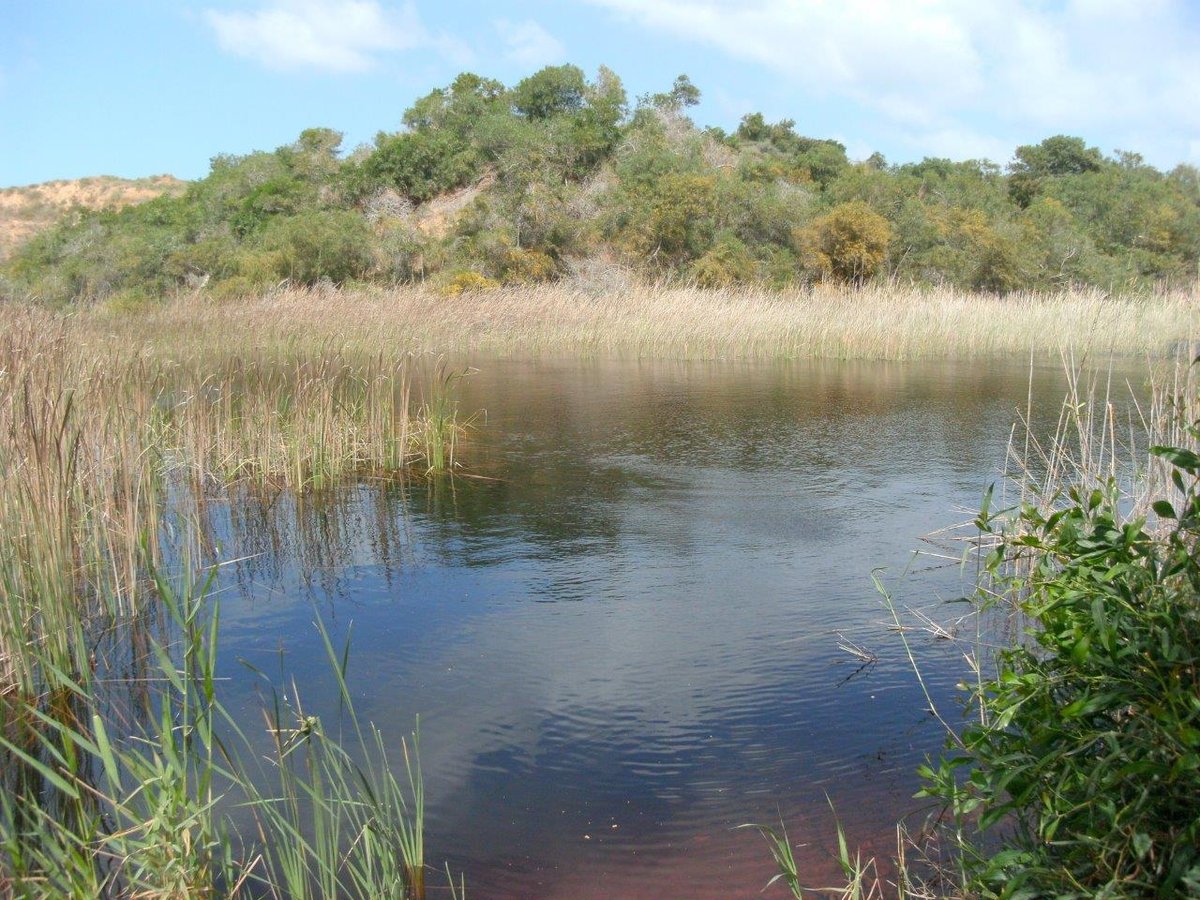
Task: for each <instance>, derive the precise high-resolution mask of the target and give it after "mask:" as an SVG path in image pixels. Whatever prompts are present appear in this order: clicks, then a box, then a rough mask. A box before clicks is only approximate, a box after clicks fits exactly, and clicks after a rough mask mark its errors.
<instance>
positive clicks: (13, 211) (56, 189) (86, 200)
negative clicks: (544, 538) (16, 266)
mask: <svg viewBox="0 0 1200 900" xmlns="http://www.w3.org/2000/svg"><path fill="white" fill-rule="evenodd" d="M186 187H187V182H184V181H180V180H179V179H178V178H174V177H172V176H170V175H154V176H151V177H149V178H136V179H127V178H115V177H113V176H110V175H99V176H95V177H91V178H77V179H73V180H62V181H47V182H44V183H42V184H31V185H26V186H24V187H8V188H0V260H4V259H7V258H8V257H9V256H10V255H11V254H12V252H13V251H14V250H15V249H16V248H17V247H18V246H20V245H21V244H22V243H23V242H25V241H26V240H28V239H29V238H30V237H32V236H33V235H35V234H37V233H38V232H39V231H44V230H45V229H46V228H49V227H50V226H51V225H53V224H54V223H55V222H57V221H58V220H59V219H61V218H62V217H63V215H64V214H65V213H66V212H67V211H68V210H70V209H73V208H75V207H80V208H83V209H89V210H96V209H104V208H106V207H114V208H119V207H124V206H130V205H132V204H135V203H143V202H145V201H146V200H152V199H154V198H155V197H158V196H161V195H163V194H168V195H170V196H173V197H177V196H179V195H180V194H182V193H183V191H184V188H186Z"/></svg>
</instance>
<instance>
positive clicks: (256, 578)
mask: <svg viewBox="0 0 1200 900" xmlns="http://www.w3.org/2000/svg"><path fill="white" fill-rule="evenodd" d="M477 365H478V367H479V371H478V373H476V374H475V375H473V376H472V377H471V378H470V379H468V380H467V381H466V382H465V383H464V385H463V387H462V409H463V411H464V412H470V411H473V410H480V411H481V412H480V414H479V416H478V418H477V419H476V422H475V427H474V429H473V430H472V432H471V433H470V435H469V439H468V441H467V443H466V446H465V448H464V450H463V456H464V457H465V459H466V460H467V470H466V477H463V476H460V477H457V478H455V479H453V480H452V481H451V480H445V479H443V480H440V481H437V482H434V483H430V484H425V483H415V484H410V485H407V486H398V485H395V484H380V483H363V484H357V485H352V486H347V487H345V488H343V489H341V490H338V491H336V492H330V493H326V494H322V495H318V496H309V497H300V498H297V497H295V496H291V495H287V494H282V495H278V496H273V497H268V498H256V497H253V496H251V495H249V494H247V495H244V496H239V497H237V498H235V499H234V500H232V501H222V502H217V501H213V502H212V503H210V504H209V506H208V508H207V509H206V513H207V520H208V522H209V523H210V529H211V532H210V535H209V538H210V540H211V541H212V542H213V543H214V544H216V545H218V546H220V547H221V553H222V555H223V556H225V557H226V558H231V559H232V558H236V557H242V556H246V555H249V554H254V556H253V557H252V558H250V559H245V560H242V561H241V562H239V563H236V564H234V565H231V566H228V567H226V568H225V569H224V570H223V572H222V576H221V586H222V590H223V635H222V645H221V646H222V653H223V669H224V671H225V674H227V675H229V676H230V677H231V678H232V681H231V682H230V684H229V685H228V696H229V697H230V698H231V703H232V704H233V705H234V706H238V705H239V704H244V705H245V708H246V709H250V708H252V707H253V705H254V702H255V701H254V699H253V690H254V688H253V685H254V684H255V679H253V678H250V677H248V676H247V675H246V670H245V669H244V668H243V667H241V666H240V665H239V664H238V662H237V660H239V659H241V660H245V661H247V662H249V663H251V664H252V665H254V666H256V667H258V668H260V669H262V670H264V671H266V672H268V673H271V672H274V673H280V672H282V673H286V675H287V676H288V677H289V678H290V677H294V678H295V679H296V684H297V687H298V690H299V692H300V694H301V696H302V698H303V699H304V702H305V704H306V706H308V707H309V708H310V709H311V710H316V711H322V712H326V713H331V712H332V711H333V708H334V703H335V698H336V691H335V688H334V685H333V684H332V683H331V679H330V677H329V674H328V668H327V666H326V663H325V661H324V656H323V651H322V649H321V644H320V639H319V637H318V635H317V633H316V631H315V630H314V628H313V626H312V622H313V619H314V618H315V617H317V616H320V617H321V618H322V619H323V621H324V622H325V623H326V625H327V626H328V627H329V629H330V630H331V632H332V633H333V635H334V639H335V641H341V640H343V639H345V637H346V636H347V635H350V640H351V646H352V657H351V659H352V661H351V665H350V672H349V674H350V683H351V688H352V690H353V692H354V695H355V703H356V707H357V709H358V710H359V713H360V715H361V716H362V717H363V718H366V719H371V720H373V721H375V722H376V723H377V724H379V725H380V726H381V727H382V728H383V730H384V731H385V733H386V734H388V735H389V736H392V737H394V739H395V740H396V741H397V742H398V740H399V738H400V737H401V736H402V735H405V734H407V733H408V732H409V731H410V730H411V729H412V726H413V723H414V720H415V718H416V716H417V715H418V714H419V715H420V722H421V726H420V730H421V755H422V762H423V765H424V772H425V781H426V790H427V795H428V798H429V800H428V818H427V837H426V846H427V848H428V850H427V852H428V858H429V860H430V861H431V863H433V864H434V865H440V863H441V861H442V860H448V861H449V863H450V865H451V868H452V869H454V870H456V871H461V872H463V873H465V876H466V879H467V887H468V892H469V895H470V896H472V897H476V898H582V900H586V898H601V897H604V898H612V897H621V898H663V897H688V898H705V897H711V898H730V897H757V896H761V894H760V891H761V889H762V887H763V885H764V884H765V883H766V882H767V881H768V879H769V878H770V877H771V875H772V874H773V871H772V868H771V862H770V858H769V855H768V853H767V850H766V846H765V844H764V843H763V842H762V839H761V838H760V837H759V836H758V835H757V834H755V833H754V832H753V831H752V830H746V829H737V828H736V826H738V825H740V824H743V823H747V822H760V823H768V824H777V823H778V822H779V820H780V818H781V817H782V818H783V820H784V821H785V822H786V824H787V827H788V830H789V833H790V835H791V837H792V839H793V841H794V842H802V843H805V844H807V846H806V847H804V848H802V849H800V850H798V851H797V855H798V857H799V859H800V860H801V863H802V865H803V867H804V869H805V871H806V873H808V875H809V876H810V883H814V884H818V885H821V884H828V883H830V882H831V881H832V880H834V879H835V874H836V865H835V864H834V863H833V861H832V857H831V853H832V851H833V848H834V847H835V846H836V844H835V825H834V818H833V813H832V812H831V810H830V804H832V806H833V807H834V808H836V811H837V816H838V818H839V819H840V821H841V823H842V824H843V826H844V827H845V829H846V832H847V835H848V838H849V840H850V841H851V843H852V844H858V845H861V846H862V847H863V848H864V851H865V852H866V853H868V854H871V853H879V854H881V855H883V856H887V855H888V853H889V852H890V851H891V850H893V849H894V839H895V837H894V826H895V823H896V821H897V820H898V819H900V818H901V817H904V816H910V817H911V821H914V822H917V823H919V821H920V819H921V815H922V813H921V809H922V808H921V801H917V800H913V799H912V794H913V793H914V791H915V790H916V788H917V786H918V785H917V781H916V778H915V776H914V774H913V772H914V769H915V767H916V765H917V764H919V763H920V762H921V761H922V760H923V758H924V756H925V754H927V753H931V752H935V751H936V750H937V749H938V748H939V746H940V743H941V737H942V735H941V732H940V731H939V726H938V725H937V723H936V722H935V721H934V720H933V719H932V717H931V716H930V715H929V714H928V713H927V712H926V711H925V706H926V703H925V700H924V698H923V695H922V693H921V690H920V686H919V685H918V683H917V681H916V679H915V677H914V675H913V673H912V671H911V668H910V666H909V664H908V661H907V659H906V657H905V655H904V652H903V647H902V646H901V644H900V641H899V640H898V639H897V637H896V636H895V635H894V634H893V633H891V632H890V631H889V630H888V629H887V627H886V625H887V622H888V620H889V616H888V613H887V612H886V611H885V609H884V608H883V606H882V605H881V599H880V594H879V592H878V591H877V589H876V587H875V586H874V584H873V581H872V572H873V571H874V570H876V569H879V570H880V572H879V573H878V577H879V578H880V579H881V580H882V581H883V583H884V584H885V585H886V586H887V587H888V589H889V590H890V591H891V592H893V593H894V595H895V597H896V600H897V602H898V603H899V604H902V605H903V604H907V605H911V606H915V607H920V608H922V609H926V610H928V611H929V612H930V613H931V614H933V615H934V616H935V617H936V618H939V619H947V618H949V617H950V615H951V610H952V607H948V606H947V605H946V601H949V600H953V599H954V598H956V597H959V596H961V595H962V594H963V593H964V592H967V591H969V590H970V576H971V572H970V571H967V572H965V573H964V572H963V571H962V570H961V569H960V567H958V566H956V565H954V564H952V563H950V564H946V563H945V562H944V561H941V560H937V559H933V558H930V557H914V555H913V554H914V551H916V550H918V549H921V548H924V549H929V545H928V544H927V543H925V542H923V541H922V540H921V538H922V536H924V535H927V534H929V533H930V532H933V531H934V530H936V529H940V528H943V527H945V526H948V525H952V524H954V523H957V522H962V521H966V520H969V519H970V518H971V517H972V516H973V514H974V512H975V511H976V510H977V509H978V504H979V500H980V497H981V495H982V493H983V491H984V489H985V488H986V487H987V485H988V484H989V483H991V482H993V481H996V480H997V479H998V476H999V471H1000V468H1001V466H1002V463H1003V458H1004V448H1005V445H1006V442H1007V439H1008V435H1009V429H1010V426H1011V424H1012V422H1013V421H1014V419H1015V418H1016V416H1017V413H1018V410H1019V409H1023V408H1024V407H1025V404H1026V397H1027V393H1028V392H1029V390H1030V371H1029V367H1028V365H1027V364H1026V365H1021V364H1017V363H1014V364H1011V365H1008V364H1001V365H997V364H993V363H989V364H987V365H983V366H979V365H969V364H936V365H913V364H896V363H875V364H869V363H837V362H822V363H796V364H776V363H772V364H761V365H748V364H694V363H693V364H684V363H662V362H656V363H646V362H640V363H639V362H619V363H618V362H575V361H573V362H564V363H553V362H538V363H534V362H514V361H499V360H490V361H484V362H481V363H478V364H477ZM1033 393H1034V395H1035V407H1036V408H1037V409H1038V410H1040V412H1041V414H1042V415H1043V416H1045V417H1047V418H1048V421H1052V420H1053V419H1054V417H1055V416H1056V415H1057V411H1058V407H1059V403H1060V401H1061V397H1062V393H1063V379H1062V376H1061V373H1060V371H1059V370H1058V369H1057V368H1055V367H1047V368H1044V369H1042V368H1039V369H1037V370H1036V371H1035V372H1034V376H1033ZM483 411H486V415H485V414H484V412H483ZM1039 427H1041V428H1045V427H1049V425H1048V423H1047V422H1042V423H1041V424H1040V425H1039ZM839 633H840V635H842V636H844V637H845V638H848V639H850V640H852V641H853V642H854V643H856V644H858V645H860V646H861V647H863V648H865V649H867V650H869V651H870V652H872V653H874V654H876V655H877V656H878V661H877V662H876V663H875V664H874V665H871V666H867V667H862V666H861V663H860V661H859V660H856V659H855V658H853V657H852V656H851V655H850V654H848V653H846V652H844V651H843V650H839V649H838V642H839ZM912 640H913V643H914V647H915V649H916V650H917V652H918V653H919V654H920V658H921V664H922V670H923V675H924V678H925V680H926V684H927V687H928V688H929V690H930V691H931V692H932V693H933V695H934V697H935V700H936V701H937V702H938V703H939V704H940V705H941V706H942V707H943V709H944V712H945V714H946V715H947V716H948V717H950V718H952V719H953V718H954V717H955V716H957V712H956V710H955V708H954V703H953V699H952V698H953V695H954V684H955V682H956V681H957V680H958V679H959V678H961V677H962V676H963V674H964V669H963V665H962V661H961V656H960V654H959V651H958V649H957V648H956V647H955V646H954V645H952V644H950V643H948V642H944V641H937V640H935V639H934V638H932V637H930V636H929V635H927V634H925V633H922V632H914V633H913V635H912ZM248 715H249V714H248ZM826 798H828V800H827V799H826ZM431 880H432V881H433V882H435V883H436V881H437V879H436V878H432V877H431ZM772 895H773V894H772V893H771V892H768V894H767V896H772ZM774 895H776V896H778V895H780V894H779V891H778V890H776V892H775V894H774Z"/></svg>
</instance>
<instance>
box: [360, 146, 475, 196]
mask: <svg viewBox="0 0 1200 900" xmlns="http://www.w3.org/2000/svg"><path fill="white" fill-rule="evenodd" d="M478 174H479V159H478V156H477V154H476V153H475V150H474V149H473V148H472V147H470V146H469V145H468V144H466V143H464V142H463V141H462V140H461V139H459V138H458V137H457V136H456V135H454V134H452V133H449V132H443V131H432V130H431V131H415V132H408V133H404V134H393V135H385V134H380V135H379V136H378V137H377V138H376V139H375V152H374V153H372V154H371V155H370V156H369V157H367V159H366V160H365V161H364V162H363V164H362V176H361V182H360V183H359V185H357V192H358V193H360V194H361V193H366V192H368V191H369V190H371V189H375V188H381V187H388V188H393V189H394V190H396V191H398V192H399V193H400V194H402V195H403V196H405V197H408V198H409V199H410V200H412V201H413V202H414V203H423V202H425V201H426V200H430V199H432V198H433V197H436V196H437V195H438V194H441V193H444V192H446V191H448V190H452V189H454V188H458V187H462V186H463V185H465V184H467V183H468V182H469V181H471V180H472V179H473V178H475V177H476V176H477V175H478Z"/></svg>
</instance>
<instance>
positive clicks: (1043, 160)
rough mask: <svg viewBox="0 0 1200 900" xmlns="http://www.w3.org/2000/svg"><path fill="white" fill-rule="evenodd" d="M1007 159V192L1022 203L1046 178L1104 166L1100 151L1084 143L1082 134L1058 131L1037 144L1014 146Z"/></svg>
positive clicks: (1039, 190) (1030, 197) (1030, 201)
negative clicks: (1011, 156) (1073, 135)
mask: <svg viewBox="0 0 1200 900" xmlns="http://www.w3.org/2000/svg"><path fill="white" fill-rule="evenodd" d="M1014 156H1015V158H1014V159H1013V161H1012V162H1011V163H1009V166H1008V171H1009V173H1010V175H1011V177H1010V179H1009V194H1010V196H1011V197H1012V198H1013V200H1014V201H1015V202H1016V203H1017V204H1018V205H1019V206H1021V207H1026V206H1028V205H1029V204H1030V203H1032V202H1033V199H1034V198H1035V197H1036V196H1037V195H1038V194H1039V193H1040V192H1041V189H1042V184H1043V182H1044V181H1045V180H1046V179H1047V178H1059V177H1062V176H1064V175H1081V174H1083V173H1085V172H1099V171H1100V170H1101V169H1102V168H1104V164H1105V160H1104V156H1103V154H1101V152H1100V151H1099V150H1098V149H1097V148H1095V147H1089V146H1088V145H1087V144H1085V143H1084V141H1083V138H1078V137H1070V136H1068V135H1065V134H1058V135H1055V136H1054V137H1048V138H1046V139H1045V140H1044V141H1042V142H1041V143H1040V144H1025V145H1023V146H1020V147H1018V148H1017V149H1016V153H1015V154H1014Z"/></svg>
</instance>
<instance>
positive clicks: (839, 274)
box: [796, 200, 892, 284]
mask: <svg viewBox="0 0 1200 900" xmlns="http://www.w3.org/2000/svg"><path fill="white" fill-rule="evenodd" d="M891 239H892V227H891V225H889V224H888V221H887V219H885V218H884V217H883V216H881V215H879V213H877V212H875V210H873V209H871V207H869V206H867V204H865V203H863V202H862V201H861V200H856V201H853V202H851V203H843V204H841V205H839V206H835V207H834V208H833V209H831V210H830V211H829V212H828V213H826V214H825V215H823V216H820V217H819V218H817V219H814V220H813V221H812V222H810V223H809V224H808V226H807V227H806V228H803V229H801V230H800V231H799V232H798V233H797V235H796V243H797V244H798V247H797V249H798V250H799V251H800V255H801V259H802V260H803V261H804V265H805V267H806V268H809V269H811V270H813V271H814V272H815V273H816V274H817V275H818V277H820V278H833V279H835V280H837V281H845V282H849V283H851V284H862V283H863V282H865V281H866V280H867V279H868V278H870V277H871V276H872V275H874V274H875V273H876V272H877V271H879V267H880V266H881V265H882V264H883V261H884V259H886V258H887V248H888V243H889V242H890V241H891Z"/></svg>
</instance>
